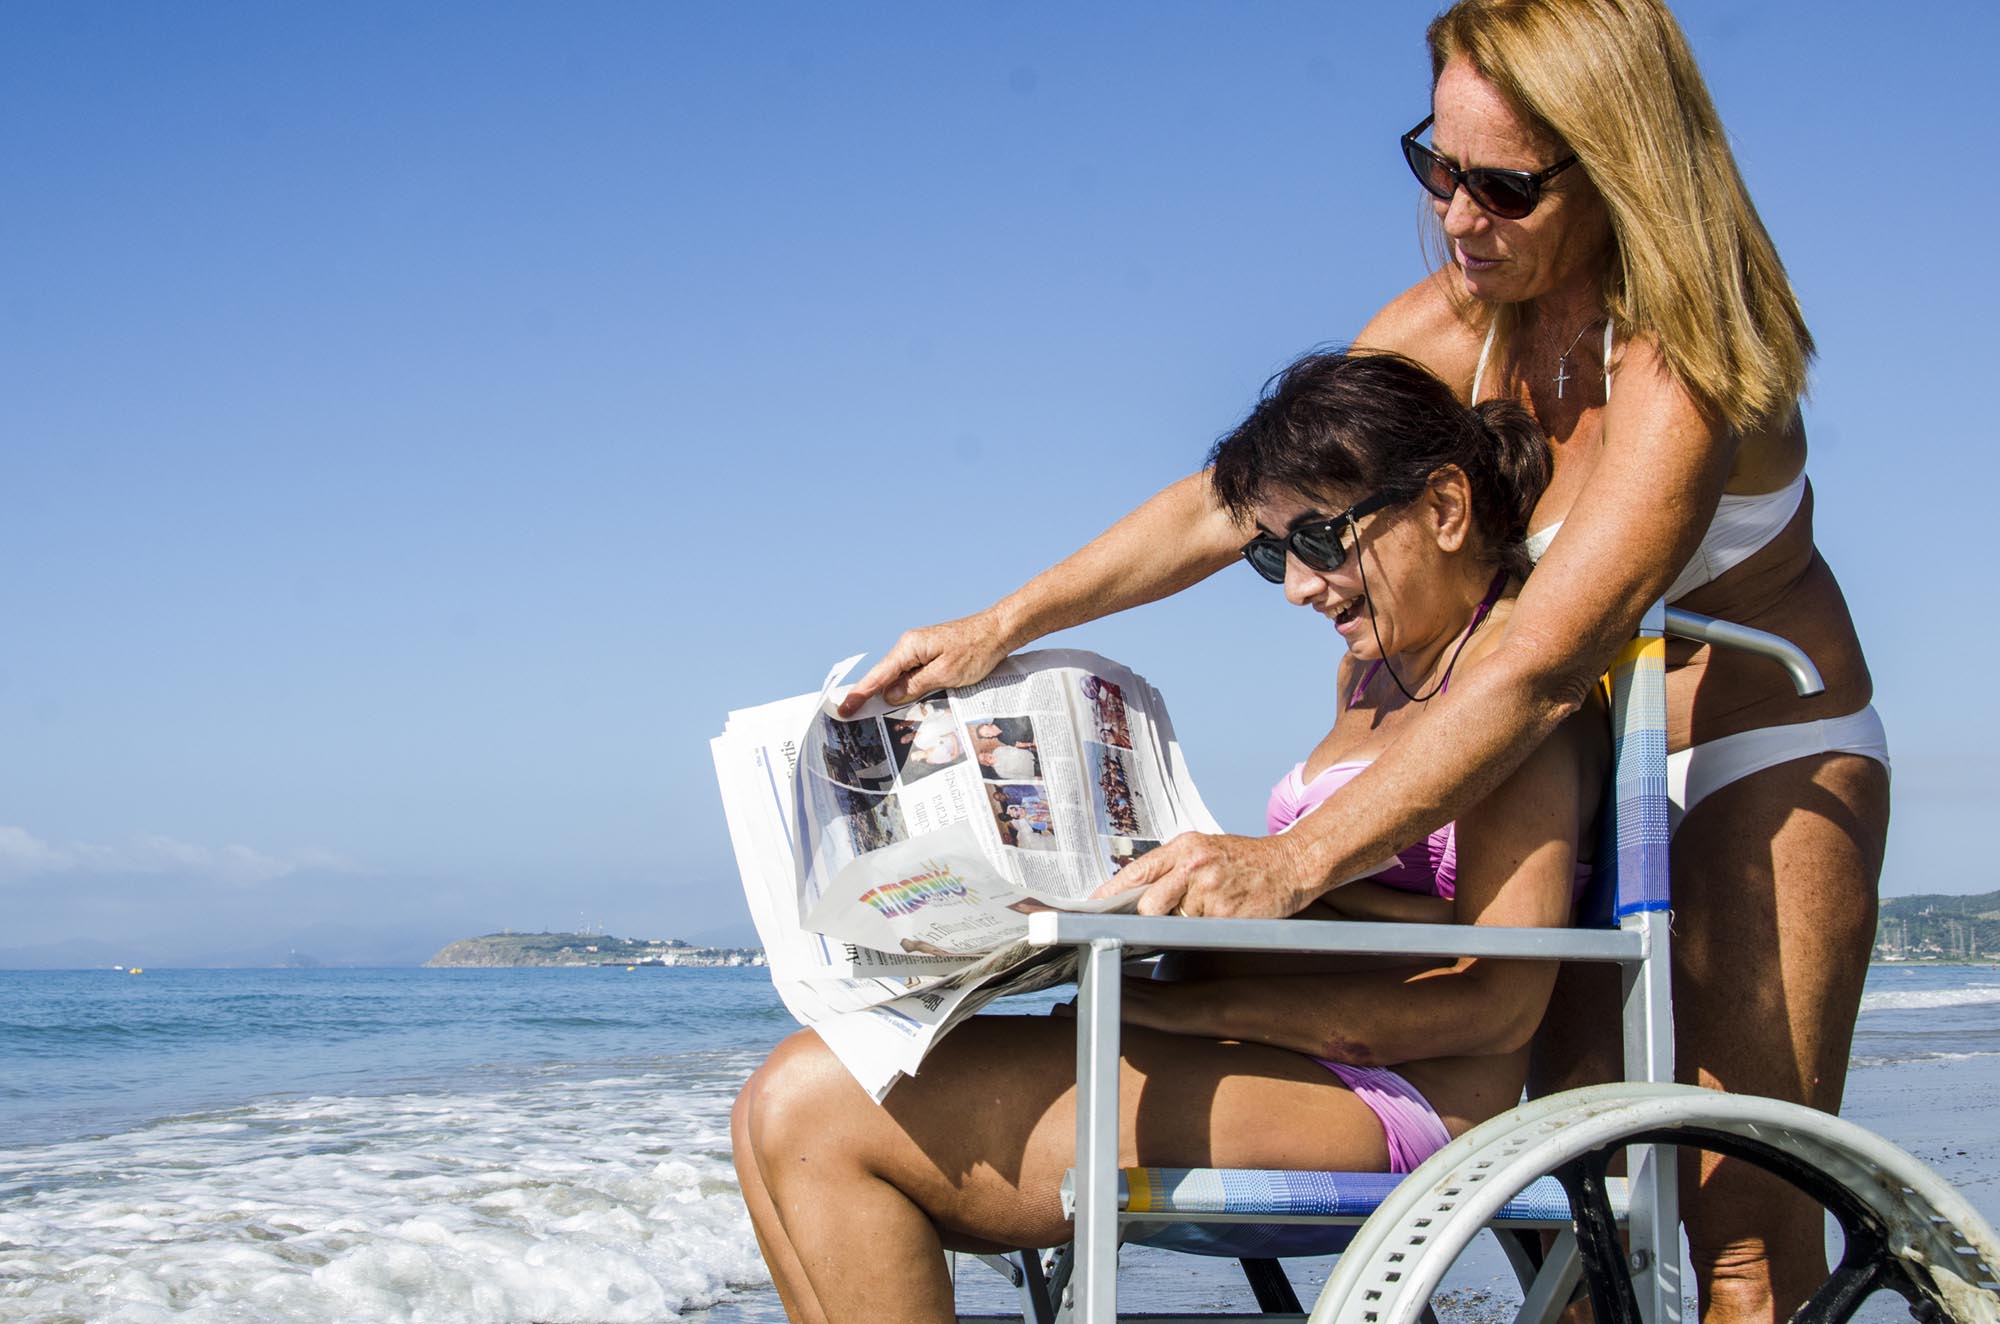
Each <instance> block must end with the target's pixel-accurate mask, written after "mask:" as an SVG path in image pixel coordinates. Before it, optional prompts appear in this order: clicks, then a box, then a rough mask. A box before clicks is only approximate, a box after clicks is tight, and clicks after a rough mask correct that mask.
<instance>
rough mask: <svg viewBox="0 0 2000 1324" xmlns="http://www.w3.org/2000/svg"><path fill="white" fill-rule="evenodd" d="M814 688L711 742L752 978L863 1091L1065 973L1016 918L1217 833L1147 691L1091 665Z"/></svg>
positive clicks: (1116, 669) (1051, 663) (1077, 900)
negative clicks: (744, 912)
mask: <svg viewBox="0 0 2000 1324" xmlns="http://www.w3.org/2000/svg"><path fill="white" fill-rule="evenodd" d="M859 660H860V659H859V658H858V657H857V658H849V659H848V660H847V661H845V662H842V663H840V664H839V665H838V666H836V667H834V668H833V669H832V671H831V672H829V673H828V675H827V678H826V680H825V682H824V683H823V684H822V685H821V686H820V689H819V691H818V693H816V694H805V695H800V696H798V697H797V698H792V699H785V700H781V701H780V702H777V703H771V704H765V705H763V706H761V707H757V708H747V709H743V710H740V711H737V712H733V713H731V714H729V719H728V722H727V723H726V725H725V726H724V728H723V732H722V734H721V735H720V736H717V737H716V738H715V739H714V740H713V741H712V742H711V751H712V753H713V755H714V758H715V770H716V777H717V780H718V781H719V782H720V784H721V788H722V802H723V809H724V812H725V813H726V815H727V816H728V820H729V835H730V841H731V844H732V845H733V846H734V848H735V851H736V862H737V867H738V869H739V871H740V872H741V873H742V876H743V891H744V895H745V896H746V897H747V898H748V900H749V904H750V914H751V918H752V920H753V921H754V922H755V923H756V926H757V933H758V936H759V938H760V939H761V940H762V942H763V944H764V949H765V953H766V958H767V960H768V961H769V963H770V970H771V978H772V981H773V982H774V983H775V984H776V985H777V989H778V994H779V996H780V997H781V998H782V999H783V1000H784V1003H785V1006H786V1007H787V1008H788V1009H789V1010H790V1011H791V1012H792V1014H793V1015H794V1016H795V1017H797V1018H798V1020H799V1022H800V1023H801V1024H804V1025H808V1026H811V1027H812V1028H813V1029H814V1030H816V1031H817V1032H818V1033H819V1035H820V1037H821V1038H822V1039H823V1040H825V1042H826V1044H827V1046H828V1047H829V1048H831V1049H832V1050H833V1052H834V1053H835V1054H836V1055H837V1056H838V1057H839V1058H840V1060H841V1061H842V1062H843V1063H844V1064H845V1065H846V1066H847V1068H848V1070H849V1071H851V1072H852V1073H853V1075H854V1077H855V1079H856V1080H858V1081H860V1082H861V1084H862V1086H863V1088H865V1089H866V1090H867V1091H868V1092H869V1094H870V1095H871V1096H873V1097H874V1098H876V1099H878V1100H879V1099H881V1098H882V1097H884V1096H885V1095H886V1094H887V1093H888V1091H889V1089H890V1087H891V1086H892V1085H894V1084H895V1082H896V1081H897V1080H898V1079H900V1078H901V1077H903V1076H905V1075H913V1074H915V1072H916V1070H917V1067H918V1064H919V1063H920V1062H921V1061H922V1060H923V1057H924V1054H925V1053H927V1052H928V1051H929V1050H930V1048H931V1046H932V1045H933V1044H935V1043H936V1042H937V1041H938V1039H939V1038H941V1037H942V1036H943V1035H944V1034H945V1033H946V1032H947V1031H949V1030H950V1029H951V1028H952V1026H954V1025H956V1024H957V1023H958V1022H959V1021H961V1020H963V1019H964V1018H965V1017H966V1016H969V1015H971V1014H972V1013H973V1012H975V1011H977V1010H978V1009H979V1008H980V1007H982V1006H985V1005H986V1004H987V1003H989V1002H991V1001H992V1000H993V999H995V998H997V997H1002V996H1006V995H1007V994H1011V993H1019V992H1027V991H1030V990H1033V989H1036V988H1045V987H1048V986H1050V985H1052V984H1057V983H1061V982H1064V981H1065V980H1068V979H1070V978H1073V977H1074V962H1073V960H1072V958H1071V957H1070V956H1069V955H1068V954H1067V953H1064V952H1059V951H1050V950H1044V949H1036V948H1030V947H1028V946H1027V945H1026V943H1025V941H1024V940H1025V938H1026V936H1027V931H1028V915H1029V914H1031V913H1033V912H1034V911H1036V910H1045V909H1052V908H1054V909H1068V910H1109V909H1126V908H1129V907H1130V906H1132V905H1133V904H1135V902H1136V897H1137V894H1136V893H1126V894H1123V895H1121V896H1120V897H1117V898H1113V899H1111V900H1098V899H1093V895H1092V894H1093V893H1095V892H1096V891H1097V889H1098V888H1099V887H1101V886H1102V885H1103V884H1104V883H1106V882H1107V881H1109V880H1110V878H1111V877H1112V875H1113V874H1115V873H1116V872H1117V871H1118V870H1119V869H1121V868H1123V867H1124V866H1125V865H1126V864H1128V863H1130V862H1131V861H1133V860H1135V859H1137V858H1138V857H1139V856H1141V855H1143V854H1145V853H1146V852H1147V851H1149V850H1151V849H1152V848H1153V847H1155V846H1157V845H1159V844H1160V843H1161V842H1163V841H1167V840H1170V839H1171V838H1173V837H1174V836H1176V835H1178V834H1179V833H1182V832H1186V831H1198V832H1216V831H1220V828H1219V827H1218V826H1217V824H1216V822H1215V819H1214V818H1213V817H1212V816H1211V815H1210V814H1209V812H1208V809H1207V807H1206V806H1204V805H1203V804H1202V802H1201V796H1200V794H1199V793H1198V792H1197V791H1196V790H1195V787H1194V783H1193V781H1192V780H1191V779H1190V778H1189V777H1188V775H1187V769H1186V765H1185V764H1184V762H1183V761H1182V758H1181V751H1180V746H1179V743H1178V742H1177V741H1176V740H1175V738H1174V734H1173V726H1172V724H1171V723H1170V722H1169V720H1168V718H1167V712H1166V705H1165V703H1164V702H1162V700H1161V698H1160V694H1159V691H1157V690H1155V689H1154V688H1153V687H1152V686H1151V685H1149V684H1147V682H1146V681H1145V680H1144V679H1143V678H1142V677H1140V676H1138V675H1136V674H1134V673H1133V672H1132V671H1130V670H1128V669H1127V668H1125V667H1123V666H1120V665H1119V664H1117V663H1115V662H1112V661H1110V660H1109V659H1107V658H1103V657H1099V656H1098V655H1096V654H1094V653H1086V652H1080V651H1076V650H1071V649H1048V650H1043V651H1040V652H1033V653H1022V654H1019V655H1017V656H1015V657H1012V658H1009V659H1007V661H1005V662H1003V663H1002V664H1001V665H1000V666H999V667H998V668H996V669H995V670H994V673H993V674H992V675H991V676H989V677H988V678H987V679H986V680H984V681H982V682H980V683H979V684H977V685H971V686H966V687H964V688H962V689H954V690H948V691H942V692H940V693H937V694H933V695H931V696H929V697H927V698H925V699H923V700H920V701H918V702H916V703H910V704H903V705H898V706H891V705H888V704H885V703H883V702H882V701H880V700H879V699H878V700H872V701H871V702H870V703H868V704H867V705H866V706H864V707H863V708H861V709H860V710H859V711H858V712H857V713H856V714H855V715H854V716H853V717H852V718H850V719H847V720H842V719H841V718H840V717H839V716H838V714H837V711H836V704H837V703H838V700H839V698H840V697H841V696H842V695H844V694H845V693H846V686H845V685H844V684H843V682H844V680H845V678H846V677H847V675H848V673H849V672H850V671H852V669H853V667H854V665H855V663H857V662H858V661H859Z"/></svg>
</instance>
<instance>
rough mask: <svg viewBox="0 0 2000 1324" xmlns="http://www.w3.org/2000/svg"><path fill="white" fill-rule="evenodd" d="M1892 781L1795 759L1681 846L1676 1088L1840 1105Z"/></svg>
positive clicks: (1698, 817)
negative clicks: (1684, 1084) (1683, 1084)
mask: <svg viewBox="0 0 2000 1324" xmlns="http://www.w3.org/2000/svg"><path fill="white" fill-rule="evenodd" d="M1888 823H1889V777H1888V771H1887V769H1885V768H1883V767H1882V765H1881V764H1879V763H1877V762H1875V761H1874V760H1872V759H1867V758H1862V757H1860V756H1858V755H1853V754H1835V755H1823V756H1819V757H1816V758H1809V759H1795V760H1793V761H1792V762H1790V763H1783V764H1780V765H1778V766H1777V767H1775V768H1767V769H1765V770H1764V771H1762V772H1758V773H1755V774H1752V775H1751V776H1749V777H1746V778H1744V779H1743V780H1741V781H1739V782H1735V783H1732V784H1731V785H1729V786H1726V787H1724V788H1722V789H1721V790H1719V791H1716V792H1715V793H1713V794H1711V795H1710V796H1709V797H1708V798H1707V799H1705V800H1703V801H1702V802H1701V803H1700V804H1699V805H1697V806H1695V808H1694V810H1693V812H1691V813H1690V814H1688V816H1687V817H1686V818H1685V819H1684V820H1682V822H1681V825H1680V830H1679V831H1678V832H1677V833H1676V834H1675V836H1674V845H1673V910H1674V925H1673V956H1674V981H1673V982H1674V1020H1675V1025H1676V1030H1677V1033H1676V1036H1675V1038H1676V1041H1677V1056H1678V1059H1679V1062H1678V1074H1679V1076H1680V1078H1681V1079H1683V1080H1686V1081H1691V1082H1694V1083H1697V1084H1702V1085H1708V1086H1711V1087H1714V1088H1720V1089H1726V1090H1730V1091H1734V1092H1737V1093H1746V1094H1763V1095H1769V1096H1772V1097H1775V1098H1782V1099H1790V1100H1793V1101H1795V1102H1799V1103H1805V1104H1810V1105H1811V1106H1813V1107H1816V1108H1821V1109H1824V1110H1826V1111H1829V1112H1830V1111H1835V1110H1837V1109H1838V1108H1839V1106H1840V1095H1841V1089H1842V1086H1843V1084H1844V1082H1845V1079H1846V1072H1847V1057H1848V1049H1849V1045H1850V1043H1851V1041H1852V1038H1853V1030H1854V1018H1855V1014H1856V1012H1857V1010H1858V1009H1859V1007H1860V1002H1861V986H1862V982H1863V980H1864V979H1865V978H1866V976H1867V973H1868V953H1869V950H1870V948H1871V947H1872V946H1873V944H1874V941H1875V919H1876V910H1877V901H1876V885H1877V882H1878V880H1879V878H1880V875H1881V871H1882V849H1883V841H1884V838H1885V836H1886V834H1887V831H1888Z"/></svg>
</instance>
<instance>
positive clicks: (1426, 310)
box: [1354, 267, 1484, 397]
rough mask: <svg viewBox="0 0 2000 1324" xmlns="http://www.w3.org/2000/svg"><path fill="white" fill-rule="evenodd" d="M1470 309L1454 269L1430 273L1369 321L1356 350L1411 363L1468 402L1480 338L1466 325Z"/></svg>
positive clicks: (1475, 328)
mask: <svg viewBox="0 0 2000 1324" xmlns="http://www.w3.org/2000/svg"><path fill="white" fill-rule="evenodd" d="M1468 306H1469V300H1468V298H1467V296H1466V295H1465V294H1464V293H1463V291H1461V290H1460V289H1459V288H1458V270H1457V268H1455V267H1447V268H1445V269H1444V270H1442V271H1437V272H1433V273H1432V274H1430V275H1428V276H1426V277H1424V278H1423V279H1422V280H1420V281H1418V282H1417V283H1416V284H1415V285H1412V286H1411V287H1410V288H1409V289H1407V290H1404V291H1403V292H1402V293H1401V294H1399V295H1397V296H1396V297H1395V298H1393V299H1391V300H1390V301H1389V302H1388V303H1386V304H1384V305H1383V306H1382V310H1381V311H1380V312H1378V313H1376V314H1375V316H1373V317H1371V318H1369V319H1368V325H1366V326H1364V327H1362V328H1361V334H1360V335H1358V336H1356V337H1355V339H1354V347H1355V348H1356V349H1360V350H1377V351H1384V352H1388V353H1392V354H1401V355H1402V356H1403V357H1405V358H1408V359H1414V360H1416V361H1417V362H1418V363H1421V364H1423V365H1424V366H1425V367H1426V368H1428V369H1430V370H1431V371H1432V372H1433V373H1435V374H1437V376H1438V377H1440V378H1441V379H1443V380H1444V381H1446V382H1449V383H1450V384H1451V385H1452V387H1453V388H1454V389H1455V390H1457V391H1458V393H1459V395H1460V396H1461V397H1463V396H1467V395H1469V394H1470V393H1471V391H1472V374H1473V371H1474V369H1476V368H1477V367H1478V366H1479V346H1480V344H1481V343H1482V340H1483V336H1484V333H1483V331H1482V330H1480V329H1479V328H1477V327H1475V326H1473V325H1472V324H1471V323H1470V322H1468V321H1467V320H1466V309H1467V308H1468Z"/></svg>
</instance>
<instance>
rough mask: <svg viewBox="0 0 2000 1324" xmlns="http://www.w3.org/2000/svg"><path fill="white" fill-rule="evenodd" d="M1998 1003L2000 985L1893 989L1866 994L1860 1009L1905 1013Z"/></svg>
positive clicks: (1999, 1000) (1864, 1010) (1863, 996)
mask: <svg viewBox="0 0 2000 1324" xmlns="http://www.w3.org/2000/svg"><path fill="white" fill-rule="evenodd" d="M1994 1002H2000V984H1979V985H1975V986H1973V987H1971V988H1962V987H1961V988H1926V989H1908V990H1904V989H1893V990H1888V991H1884V992H1881V993H1866V994H1863V995H1862V998H1861V1010H1862V1011H1863V1012H1864V1013H1865V1012H1871V1011H1908V1010H1911V1009H1913V1008H1915V1009H1921V1008H1928V1007H1978V1006H1984V1005H1986V1004H1988V1003H1994Z"/></svg>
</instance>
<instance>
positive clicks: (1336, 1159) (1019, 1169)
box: [762, 1016, 1388, 1246]
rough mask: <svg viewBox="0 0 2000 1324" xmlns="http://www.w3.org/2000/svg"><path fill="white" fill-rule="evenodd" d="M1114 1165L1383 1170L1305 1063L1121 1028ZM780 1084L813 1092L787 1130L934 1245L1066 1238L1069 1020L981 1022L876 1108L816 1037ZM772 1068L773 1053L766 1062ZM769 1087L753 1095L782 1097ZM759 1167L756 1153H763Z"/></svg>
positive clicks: (1071, 1153) (1343, 1101)
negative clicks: (908, 1204) (885, 1198)
mask: <svg viewBox="0 0 2000 1324" xmlns="http://www.w3.org/2000/svg"><path fill="white" fill-rule="evenodd" d="M1122 1038H1123V1044H1124V1049H1125V1052H1124V1056H1123V1060H1122V1063H1121V1069H1120V1075H1119V1109H1120V1125H1119V1163H1120V1165H1121V1166H1127V1167H1129V1166H1135V1165H1139V1164H1145V1165H1156V1166H1164V1167H1202V1166H1224V1167H1272V1168H1334V1169H1344V1170H1371V1169H1372V1170H1382V1169H1385V1168H1386V1167H1387V1166H1388V1152H1387V1147H1386V1144H1385V1141H1384V1138H1383V1134H1382V1127H1381V1124H1380V1123H1379V1122H1378V1121H1377V1120H1376V1118H1375V1115H1374V1114H1373V1113H1371V1112H1370V1111H1369V1110H1368V1108H1367V1107H1366V1105H1364V1104H1362V1103H1361V1102H1360V1100H1358V1099H1356V1098H1355V1097H1354V1095H1353V1094H1352V1093H1351V1092H1350V1091H1349V1090H1348V1089H1347V1088H1346V1087H1345V1086H1343V1085H1342V1084H1341V1083H1340V1082H1339V1081H1338V1080H1337V1079H1336V1078H1335V1077H1334V1075H1333V1074H1332V1073H1331V1072H1330V1071H1328V1070H1327V1069H1326V1068H1325V1067H1322V1066H1321V1065H1319V1064H1318V1063H1317V1062H1314V1061H1313V1060H1312V1059H1310V1058H1307V1057H1303V1056H1300V1055H1299V1054H1297V1053H1291V1052H1287V1051H1284V1050H1282V1049H1276V1048H1270V1047H1266V1046H1264V1045H1261V1044H1234V1043H1220V1042H1217V1041H1215V1040H1212V1039H1198V1038H1193V1037H1188V1036H1182V1035H1171V1034H1162V1033H1159V1032H1158V1031H1152V1030H1146V1029H1142V1028H1139V1027H1136V1026H1126V1027H1124V1029H1123V1031H1122ZM780 1052H781V1053H786V1052H791V1053H794V1054H795V1055H796V1054H806V1055H808V1057H807V1059H806V1060H804V1061H802V1062H798V1063H795V1064H794V1066H793V1067H792V1068H790V1069H788V1070H787V1071H785V1072H784V1073H782V1075H784V1076H790V1077H791V1079H792V1081H793V1082H794V1083H798V1084H803V1087H804V1088H806V1089H808V1090H810V1091H811V1092H813V1093H815V1094H817V1095H818V1096H819V1097H817V1098H814V1099H806V1098H798V1099H794V1100H792V1102H793V1103H794V1104H795V1105H797V1106H798V1108H797V1110H798V1111H799V1112H800V1113H803V1114H804V1115H805V1116H804V1117H802V1118H801V1120H802V1121H804V1120H806V1118H811V1117H814V1116H816V1117H817V1118H818V1122H817V1123H816V1124H814V1125H813V1126H812V1127H811V1130H810V1131H805V1130H803V1129H801V1128H792V1134H793V1135H794V1136H795V1137H802V1138H804V1143H807V1144H810V1145H812V1146H814V1147H815V1148H822V1152H823V1147H825V1146H833V1147H836V1148H838V1149H841V1150H843V1151H845V1156H846V1157H851V1158H854V1159H857V1160H858V1161H859V1162H861V1164H862V1165H863V1166H865V1167H866V1168H867V1170H868V1171H869V1173H870V1175H872V1176H874V1177H877V1178H880V1179H883V1180H886V1181H888V1182H890V1183H891V1184H893V1185H895V1186H896V1187H897V1188H898V1189H900V1190H901V1191H902V1192H903V1193H904V1194H905V1195H907V1196H908V1197H909V1198H910V1199H911V1200H913V1201H914V1202H915V1203H916V1204H917V1205H919V1206H920V1207H921V1208H923V1209H924V1210H925V1212H926V1213H928V1214H929V1215H930V1217H931V1218H932V1220H933V1221H934V1222H936V1223H937V1224H938V1225H939V1226H940V1228H941V1229H943V1230H944V1231H945V1233H946V1240H947V1242H948V1243H952V1242H960V1243H965V1244H979V1243H1001V1244H1006V1245H1014V1246H1018V1245H1046V1244H1052V1243H1053V1242H1054V1241H1055V1240H1058V1239H1060V1237H1061V1236H1064V1235H1067V1233H1066V1231H1065V1229H1066V1227H1067V1224H1066V1223H1065V1221H1064V1219H1063V1217H1062V1210H1061V1204H1060V1200H1059V1197H1058V1188H1059V1185H1060V1183H1061V1180H1062V1176H1063V1173H1064V1172H1065V1170H1067V1169H1068V1168H1070V1167H1071V1166H1073V1162H1074V1157H1075V1138H1076V1112H1075V1083H1076V1036H1075V1023H1074V1022H1073V1021H1070V1020H1067V1019H1063V1018H1057V1017H1046V1016H980V1017H975V1018H973V1019H972V1020H970V1021H968V1022H966V1023H965V1024H964V1025H962V1026H960V1027H959V1028H958V1029H956V1030H954V1031H953V1032H952V1033H951V1035H950V1036H949V1037H948V1038H946V1039H945V1040H944V1041H943V1042H942V1043H941V1044H940V1045H939V1046H938V1047H937V1049H936V1050H934V1051H933V1052H932V1053H931V1055H930V1056H929V1057H928V1058H926V1059H925V1062H924V1065H923V1070H922V1071H921V1072H920V1073H919V1074H918V1075H917V1076H915V1077H913V1078H911V1079H909V1080H906V1081H904V1082H902V1083H900V1084H898V1085H897V1086H896V1087H895V1089H893V1090H892V1091H890V1094H889V1097H888V1099H887V1100H886V1102H885V1104H884V1105H883V1106H881V1107H879V1108H878V1107H877V1106H876V1105H875V1104H873V1103H872V1102H870V1101H869V1100H868V1099H867V1097H866V1095H864V1094H862V1092H861V1090H860V1089H859V1087H857V1086H855V1085H854V1083H853V1082H852V1080H851V1079H847V1078H846V1073H845V1072H844V1071H840V1070H839V1069H838V1067H837V1065H835V1066H833V1067H832V1070H831V1072H829V1071H828V1070H827V1066H828V1061H829V1058H830V1055H828V1054H827V1053H826V1050H825V1049H824V1048H823V1047H819V1046H818V1041H817V1039H816V1038H812V1037H811V1036H805V1037H804V1039H794V1040H793V1041H790V1042H788V1044H787V1046H786V1048H785V1049H781V1050H780ZM774 1060H775V1059H774ZM786 1087H787V1085H786V1081H785V1080H784V1079H782V1078H780V1079H775V1080H767V1081H766V1082H764V1083H763V1085H762V1088H766V1089H770V1088H777V1089H784V1088H786ZM763 1157H764V1159H765V1163H766V1170H767V1172H768V1171H770V1159H771V1158H774V1157H777V1156H776V1155H765V1156H763Z"/></svg>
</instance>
